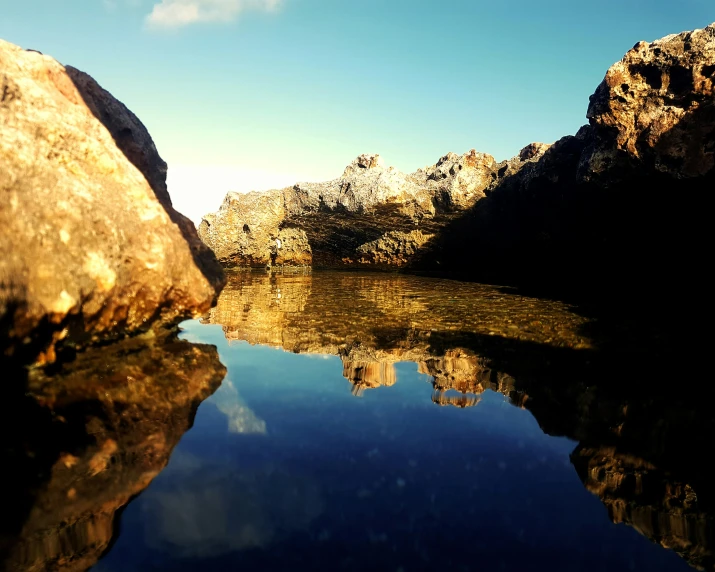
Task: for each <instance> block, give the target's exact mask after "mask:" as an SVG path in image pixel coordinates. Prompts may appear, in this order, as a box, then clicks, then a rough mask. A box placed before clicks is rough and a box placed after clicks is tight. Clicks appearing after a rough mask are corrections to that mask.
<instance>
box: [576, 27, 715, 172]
mask: <svg viewBox="0 0 715 572" xmlns="http://www.w3.org/2000/svg"><path fill="white" fill-rule="evenodd" d="M587 117H588V119H589V122H590V124H591V126H592V127H593V128H594V134H595V137H596V145H595V148H594V149H593V150H592V152H591V153H589V154H588V155H586V156H585V157H584V162H585V165H584V166H583V167H582V168H583V169H584V173H583V175H584V176H585V177H593V176H594V175H598V174H600V173H602V172H603V171H606V172H607V171H609V170H611V169H612V166H613V163H615V162H618V161H619V160H626V161H632V160H633V159H637V160H638V163H636V165H637V167H638V168H640V169H644V168H646V169H655V170H657V171H660V172H663V173H667V174H669V175H671V176H672V177H674V178H687V177H700V176H703V175H706V174H708V173H710V172H711V171H712V169H713V166H715V136H714V133H715V24H714V25H711V26H708V27H707V28H705V29H703V30H695V31H693V32H684V33H682V34H677V35H671V36H667V37H665V38H663V39H660V40H656V41H655V42H652V43H650V44H649V43H647V42H638V43H637V44H636V45H635V46H634V47H633V49H631V50H630V51H629V52H628V53H627V54H626V55H625V56H624V57H623V59H622V60H621V61H620V62H617V63H616V64H614V65H613V66H611V68H610V69H609V70H608V72H607V73H606V77H605V79H604V80H603V82H602V83H601V85H599V86H598V89H597V90H596V92H595V93H594V94H593V95H592V96H591V99H590V105H589V106H588V112H587Z"/></svg>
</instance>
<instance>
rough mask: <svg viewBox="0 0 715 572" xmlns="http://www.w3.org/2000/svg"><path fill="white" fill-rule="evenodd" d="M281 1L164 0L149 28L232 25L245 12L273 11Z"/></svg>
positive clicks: (152, 18)
mask: <svg viewBox="0 0 715 572" xmlns="http://www.w3.org/2000/svg"><path fill="white" fill-rule="evenodd" d="M280 5H281V0H162V1H161V2H160V3H158V4H155V5H154V9H153V10H152V11H151V14H149V16H148V17H147V22H149V24H150V25H152V26H156V27H164V28H178V27H180V26H186V25H188V24H193V23H195V22H230V21H232V20H234V19H235V18H236V16H238V15H239V14H240V13H241V12H245V11H246V10H265V11H273V10H275V9H277V8H278V7H279V6H280Z"/></svg>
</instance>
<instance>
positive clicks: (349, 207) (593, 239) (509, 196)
mask: <svg viewBox="0 0 715 572" xmlns="http://www.w3.org/2000/svg"><path fill="white" fill-rule="evenodd" d="M714 85H715V25H711V26H708V27H707V28H705V29H702V30H695V31H692V32H685V33H681V34H677V35H672V36H668V37H665V38H663V39H660V40H657V41H654V42H652V43H647V42H639V43H637V44H636V45H635V46H634V47H633V49H632V50H630V51H629V52H628V53H627V54H626V55H625V56H624V58H623V59H622V60H621V61H620V62H617V63H616V64H614V65H613V66H612V67H611V68H610V69H609V70H608V72H607V74H606V77H605V79H604V80H603V82H602V83H601V84H600V85H599V86H598V88H597V89H596V91H595V93H594V94H593V95H592V96H591V98H590V104H589V106H588V110H587V113H586V116H587V118H588V122H589V123H588V125H586V126H584V127H583V128H582V129H581V130H579V131H578V133H576V134H575V135H573V136H567V137H564V138H562V139H560V140H559V141H557V142H556V143H554V144H553V145H545V144H539V143H536V144H530V145H528V146H527V147H525V148H524V149H523V150H522V151H521V152H520V153H519V154H518V155H517V156H516V157H514V158H513V159H510V160H508V161H503V162H502V163H496V162H495V161H494V159H493V158H492V157H491V156H489V155H485V154H481V153H477V152H475V151H471V152H470V153H467V154H465V155H462V156H458V155H455V154H453V153H450V154H448V155H446V156H445V157H442V158H441V159H440V160H439V161H438V162H437V164H436V165H434V166H432V167H429V168H426V169H422V170H419V171H417V172H416V173H412V174H410V175H403V174H401V173H399V172H397V171H395V170H394V169H391V168H390V169H385V167H384V166H382V164H381V163H380V160H379V158H378V157H377V156H374V155H368V156H362V157H359V158H358V159H356V160H355V161H354V162H353V163H352V164H351V165H350V166H349V167H348V168H347V169H346V171H345V173H344V174H343V176H342V177H341V178H339V179H336V180H335V181H331V182H329V183H323V184H312V185H307V184H299V185H296V186H295V187H293V188H289V189H284V190H281V191H269V192H267V193H254V194H251V195H235V194H232V195H229V196H228V197H227V198H226V201H225V202H224V204H223V205H222V207H221V209H220V210H219V211H218V212H217V213H215V214H213V215H207V217H206V218H205V220H204V222H203V223H202V225H201V229H200V236H201V237H202V239H203V240H204V241H205V242H206V244H208V245H209V246H210V247H211V248H213V249H214V250H215V251H216V252H217V254H218V257H219V259H220V261H221V262H222V263H223V264H226V265H234V264H235V265H263V264H266V263H270V260H271V254H270V248H271V244H272V241H274V239H275V238H277V237H278V238H281V240H283V237H285V240H284V242H285V246H286V249H285V251H284V252H285V254H284V255H283V254H282V253H281V252H280V249H279V253H278V256H277V257H276V260H275V262H276V263H279V264H280V263H286V264H291V263H295V264H308V263H311V262H312V264H313V265H315V266H343V265H352V266H363V267H365V266H369V267H392V268H394V267H408V268H411V269H417V270H429V271H439V272H459V273H461V274H468V275H470V276H471V277H472V278H476V279H478V280H481V281H493V282H500V283H504V282H512V283H529V282H530V283H532V284H537V285H538V284H546V285H550V286H556V287H558V288H561V289H562V290H579V289H586V290H590V291H593V292H599V291H602V290H603V289H604V288H611V287H612V286H614V285H617V286H618V287H620V288H624V287H626V286H630V285H635V286H636V287H643V286H648V287H655V288H656V289H657V290H658V291H659V292H661V293H662V292H665V291H667V290H668V288H672V287H676V286H677V285H678V284H679V282H680V281H681V280H682V278H683V277H689V278H690V277H692V278H693V279H694V280H695V281H697V280H698V278H701V277H703V276H701V274H702V272H699V271H698V269H697V267H694V266H693V265H691V264H690V263H689V262H688V258H687V257H684V256H682V253H683V252H689V253H693V254H699V255H702V256H704V255H705V253H704V252H702V251H701V250H702V248H703V245H705V244H708V243H709V242H711V236H710V232H709V230H708V229H709V227H710V225H709V224H708V221H707V220H706V219H705V217H706V215H705V213H706V212H707V209H706V208H705V206H706V204H705V201H706V197H707V196H708V192H709V190H710V189H712V188H713V183H714V182H715V170H714V169H713V166H714V164H715V135H714V133H715V131H714V130H715V105H714V103H713V102H714V101H715V100H714V99H713V93H714V91H713V90H714ZM254 227H260V229H261V230H260V232H259V233H255V234H253V233H254ZM288 233H290V235H289V234H288Z"/></svg>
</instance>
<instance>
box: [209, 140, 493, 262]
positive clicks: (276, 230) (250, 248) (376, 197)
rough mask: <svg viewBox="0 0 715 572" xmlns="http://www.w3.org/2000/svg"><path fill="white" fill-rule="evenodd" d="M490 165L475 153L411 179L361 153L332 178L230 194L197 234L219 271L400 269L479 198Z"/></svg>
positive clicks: (490, 176)
mask: <svg viewBox="0 0 715 572" xmlns="http://www.w3.org/2000/svg"><path fill="white" fill-rule="evenodd" d="M495 167H496V163H495V161H494V158H493V157H492V156H491V155H485V154H483V153H477V152H476V151H474V150H472V151H470V152H469V153H465V154H464V155H462V156H458V155H456V154H454V153H449V154H448V155H445V156H444V157H442V158H441V159H440V161H439V162H438V163H437V164H436V165H435V166H433V167H428V168H427V169H424V170H419V171H417V172H416V173H412V174H405V173H402V172H400V171H398V170H397V169H395V168H394V167H386V166H385V164H384V161H383V160H382V158H381V157H380V156H379V155H375V154H365V155H360V156H359V157H357V158H356V159H355V160H354V161H353V162H352V163H351V164H350V165H348V166H347V167H346V168H345V171H344V172H343V174H342V176H341V177H340V178H338V179H335V180H332V181H328V182H325V183H298V184H296V185H294V186H293V187H289V188H286V189H281V190H271V191H266V192H260V193H259V192H252V193H248V194H239V193H229V194H228V195H227V196H226V198H225V200H224V202H223V204H222V205H221V208H220V209H219V211H218V212H216V213H213V214H208V215H206V216H205V217H204V219H203V220H202V222H201V225H200V227H199V235H200V236H201V239H202V240H203V241H204V242H205V243H206V244H207V245H208V246H209V247H211V248H212V249H213V250H214V252H215V253H216V255H217V257H218V259H219V261H220V262H221V263H222V264H224V265H225V266H256V267H258V266H266V265H271V264H285V265H294V266H303V265H315V266H344V265H355V266H370V267H373V266H385V267H399V266H404V265H405V264H406V263H407V262H408V260H409V259H410V258H411V257H412V255H413V254H414V253H415V252H416V251H417V250H418V249H420V248H421V247H422V246H423V245H424V243H425V242H426V241H427V240H428V239H429V237H430V235H431V234H433V233H434V232H436V231H437V230H438V229H439V228H441V227H442V226H444V224H446V222H447V221H448V220H449V219H450V216H451V214H452V213H454V212H458V211H461V210H463V209H465V208H467V207H469V206H471V205H473V204H474V203H475V202H476V201H478V200H479V199H481V198H483V197H484V196H485V190H486V189H487V187H488V186H489V185H490V184H491V183H492V181H493V179H494V169H495ZM276 239H278V240H279V241H280V242H279V243H276ZM277 244H278V245H280V246H279V247H277V246H276V245H277Z"/></svg>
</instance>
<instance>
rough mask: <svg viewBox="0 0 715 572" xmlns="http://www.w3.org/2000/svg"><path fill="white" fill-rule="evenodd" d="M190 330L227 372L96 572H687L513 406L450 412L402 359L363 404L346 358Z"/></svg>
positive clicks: (502, 399)
mask: <svg viewBox="0 0 715 572" xmlns="http://www.w3.org/2000/svg"><path fill="white" fill-rule="evenodd" d="M183 327H184V328H185V332H184V334H183V337H184V338H185V339H187V340H190V341H195V342H203V343H210V344H215V345H216V346H217V347H218V350H219V354H220V357H221V361H222V362H223V363H224V364H225V365H226V366H227V368H228V374H227V377H226V379H225V380H224V382H223V385H222V386H221V387H220V388H219V389H218V391H216V393H215V394H214V395H213V396H211V397H210V398H209V399H207V400H206V401H204V402H203V403H202V404H201V405H200V407H199V409H198V413H197V415H196V419H195V423H194V426H193V428H192V429H190V430H189V431H188V432H187V433H186V434H185V435H184V436H183V437H182V439H181V441H180V442H179V444H178V446H177V447H176V448H175V449H174V451H173V454H172V455H171V458H170V461H169V464H168V466H167V467H166V469H164V470H163V471H162V472H161V473H160V474H159V475H158V476H157V477H156V478H155V479H154V480H153V482H152V483H151V484H150V485H149V487H148V488H147V489H146V490H145V491H144V492H143V493H142V494H140V495H139V496H138V497H136V498H135V499H134V500H133V501H132V502H131V503H130V504H129V505H128V506H127V507H126V509H125V510H124V511H123V513H122V514H121V518H120V520H119V527H120V528H119V534H118V536H117V538H116V541H115V543H114V545H113V546H112V547H111V549H110V550H109V551H108V553H107V554H106V555H105V556H104V557H103V558H102V559H101V561H100V562H99V563H98V564H97V565H96V566H95V567H94V568H93V569H94V570H97V571H101V572H120V571H129V570H137V571H139V570H142V571H144V570H146V571H150V570H202V571H204V570H205V571H212V570H216V571H219V570H220V571H223V570H257V571H258V570H286V571H288V570H290V571H294V570H311V571H312V570H325V571H335V570H386V571H387V570H389V571H394V572H398V571H405V572H408V571H416V570H450V571H451V570H475V571H476V570H480V571H481V570H524V571H526V570H552V571H553V570H564V571H565V570H569V571H572V570H583V571H592V570H593V571H595V570H603V571H606V570H607V571H609V572H615V571H621V570H624V571H625V570H647V571H658V570H668V571H675V570H690V569H691V568H690V567H689V566H688V564H687V563H686V561H685V560H683V559H681V558H680V557H679V556H678V555H677V554H676V553H674V552H672V551H670V550H666V549H664V548H663V547H661V546H659V545H658V544H656V543H655V542H653V541H652V540H651V539H649V538H646V537H645V536H643V535H641V534H639V533H638V532H637V531H636V530H635V529H634V528H633V527H631V526H627V525H625V524H614V523H613V522H612V519H611V518H610V517H609V514H608V511H607V509H606V507H605V506H604V504H603V503H602V502H601V500H600V499H599V498H598V496H596V495H594V494H592V493H591V492H589V491H588V490H587V489H586V488H585V487H584V484H583V483H582V480H581V479H580V478H579V476H578V474H577V472H576V470H575V469H574V466H573V464H572V462H571V460H570V458H569V455H570V454H571V453H572V451H573V450H574V448H575V447H576V446H577V442H576V441H573V440H570V439H568V438H566V437H558V436H556V437H555V436H549V435H547V434H546V433H544V432H543V431H542V429H541V428H540V427H539V423H537V420H536V419H535V417H534V416H533V415H532V413H531V412H530V411H529V410H527V409H525V408H522V407H519V406H517V405H515V404H512V403H511V402H510V397H508V396H507V395H504V394H502V393H498V392H496V391H492V390H490V389H487V390H486V391H485V392H483V393H481V394H479V395H475V396H474V398H473V399H472V401H471V403H474V402H475V401H476V402H477V403H476V405H474V406H471V407H464V408H460V407H452V406H439V405H437V404H436V403H434V402H433V393H434V388H433V385H432V383H431V381H432V378H431V377H430V376H428V375H426V374H422V373H418V366H417V364H416V363H413V362H398V363H397V364H396V365H395V366H394V372H395V374H396V376H395V380H392V381H394V383H393V384H392V385H383V386H378V387H373V388H368V389H366V390H364V391H362V393H361V395H360V396H355V395H353V393H355V392H354V391H351V390H352V389H353V387H352V385H351V383H350V382H349V381H348V380H347V379H346V378H345V377H344V376H343V365H344V364H343V363H342V362H341V358H340V357H338V356H336V355H321V354H312V353H300V354H298V353H291V352H288V351H284V350H283V349H281V348H280V347H271V346H268V345H265V346H263V345H250V344H249V343H247V342H245V341H233V342H231V343H229V342H227V341H226V338H225V335H224V331H223V329H222V327H221V326H219V325H202V324H200V323H199V322H198V321H192V322H187V323H185V324H184V325H183ZM447 394H449V392H447Z"/></svg>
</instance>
